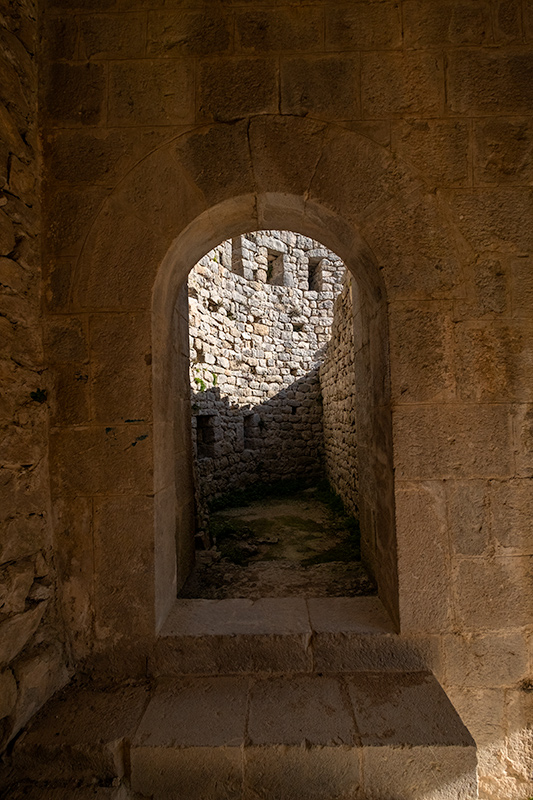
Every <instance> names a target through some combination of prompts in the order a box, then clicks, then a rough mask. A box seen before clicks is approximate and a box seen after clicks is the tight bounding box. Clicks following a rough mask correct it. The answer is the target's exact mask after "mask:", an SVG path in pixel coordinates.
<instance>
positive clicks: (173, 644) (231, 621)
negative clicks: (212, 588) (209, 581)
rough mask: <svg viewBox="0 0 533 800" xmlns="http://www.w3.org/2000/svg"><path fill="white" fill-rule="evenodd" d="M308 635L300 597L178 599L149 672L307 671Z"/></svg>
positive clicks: (309, 663)
mask: <svg viewBox="0 0 533 800" xmlns="http://www.w3.org/2000/svg"><path fill="white" fill-rule="evenodd" d="M310 635H311V629H310V627H309V619H308V615H307V609H306V606H305V601H304V600H302V599H300V598H291V599H290V600H289V599H288V598H264V599H262V600H258V601H256V602H254V601H250V600H244V599H243V600H222V601H219V600H218V601H217V600H179V601H178V602H177V604H176V605H175V607H174V609H173V610H172V611H171V613H170V615H169V617H168V619H167V621H166V623H165V624H164V626H163V628H162V630H161V632H160V637H159V640H158V643H157V646H156V649H155V651H154V654H153V658H152V659H151V663H150V669H151V672H152V673H153V674H155V675H176V674H180V673H181V674H187V673H189V674H194V673H203V674H208V673H215V674H216V673H219V674H224V673H226V674H232V673H233V674H235V673H247V672H308V671H310V669H311V652H310V651H309V648H308V643H309V637H310Z"/></svg>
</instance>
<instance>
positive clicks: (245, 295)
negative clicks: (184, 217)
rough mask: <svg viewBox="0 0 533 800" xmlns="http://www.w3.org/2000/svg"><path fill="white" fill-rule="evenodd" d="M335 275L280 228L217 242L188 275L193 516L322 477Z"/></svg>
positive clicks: (328, 258) (317, 248)
mask: <svg viewBox="0 0 533 800" xmlns="http://www.w3.org/2000/svg"><path fill="white" fill-rule="evenodd" d="M343 272H344V265H343V264H342V262H341V261H339V259H338V258H337V257H336V256H335V255H334V254H333V253H331V252H330V251H329V250H327V249H326V248H324V247H322V245H320V244H319V243H318V242H315V241H313V240H311V239H309V238H308V237H305V236H301V235H299V234H294V233H291V232H289V231H263V232H256V233H251V234H246V235H245V236H241V237H238V238H237V239H233V240H232V241H227V242H224V243H223V244H222V245H220V246H219V247H217V248H215V250H213V251H211V252H210V253H209V254H208V255H207V256H205V257H204V258H203V259H202V260H201V261H200V263H199V264H198V265H197V266H196V267H195V268H194V269H193V270H192V271H191V273H190V275H189V305H190V312H189V331H190V341H191V358H190V363H191V388H192V409H193V437H194V444H195V451H196V454H197V458H196V473H197V487H198V490H199V498H198V499H199V510H201V509H203V508H204V505H205V502H207V501H209V500H210V499H213V498H214V497H217V496H219V495H221V494H224V493H226V492H229V491H232V490H235V489H243V488H245V487H246V486H249V485H250V484H251V483H254V482H256V481H259V480H260V481H266V482H268V481H274V480H278V479H280V478H299V477H302V478H304V479H311V480H312V479H316V478H318V477H320V476H321V475H322V471H323V464H322V456H323V437H322V398H321V393H320V383H319V378H318V366H319V364H320V362H321V360H322V358H323V355H324V351H325V345H326V342H327V340H328V338H329V335H330V329H331V322H332V313H333V303H334V298H335V296H336V294H337V293H338V291H339V290H340V280H341V276H342V274H343ZM310 285H311V286H313V287H315V288H313V289H310V288H309V287H310ZM200 516H202V514H200Z"/></svg>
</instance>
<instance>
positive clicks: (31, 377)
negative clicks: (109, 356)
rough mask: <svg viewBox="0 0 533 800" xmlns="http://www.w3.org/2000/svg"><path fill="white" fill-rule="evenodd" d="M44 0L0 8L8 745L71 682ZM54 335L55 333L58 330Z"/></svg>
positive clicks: (0, 621) (3, 631) (0, 740)
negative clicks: (41, 48)
mask: <svg viewBox="0 0 533 800" xmlns="http://www.w3.org/2000/svg"><path fill="white" fill-rule="evenodd" d="M37 47H38V38H37V4H36V3H35V2H32V0H15V1H14V2H11V3H9V4H6V3H4V4H2V8H1V13H0V384H1V390H0V451H1V454H0V750H1V749H2V748H3V747H4V746H5V745H6V743H7V742H8V741H9V740H10V739H11V738H12V737H13V736H14V735H15V734H16V733H17V731H18V730H19V729H20V728H21V726H23V725H24V724H25V722H26V721H27V720H28V719H29V718H30V717H31V716H32V715H33V714H34V713H35V711H36V710H37V709H38V708H39V707H40V706H41V705H42V704H43V703H44V702H45V701H46V700H47V699H48V697H49V696H50V695H51V694H52V693H53V692H54V691H55V690H56V689H57V688H58V687H59V686H61V685H62V683H64V682H65V680H66V677H67V675H66V668H65V655H64V648H63V644H62V639H63V630H62V624H61V621H60V617H59V614H58V611H57V606H56V592H55V589H56V578H55V569H54V554H53V548H52V532H51V519H50V496H49V482H48V415H49V404H50V400H51V397H50V395H51V393H50V379H49V377H48V374H47V371H46V369H45V368H44V358H43V331H42V326H41V321H40V300H41V297H40V269H41V260H40V226H41V216H40V203H39V190H40V183H39V167H40V157H39V142H38V129H37V93H38V76H37V65H36V51H37ZM51 335H52V336H53V334H51Z"/></svg>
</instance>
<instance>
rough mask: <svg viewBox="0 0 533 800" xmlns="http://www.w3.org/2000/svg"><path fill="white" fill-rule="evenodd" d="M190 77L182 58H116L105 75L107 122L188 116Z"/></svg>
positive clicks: (161, 121) (172, 120) (158, 121)
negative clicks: (107, 84) (107, 90)
mask: <svg viewBox="0 0 533 800" xmlns="http://www.w3.org/2000/svg"><path fill="white" fill-rule="evenodd" d="M193 90H194V80H193V71H192V65H191V64H190V62H188V61H184V60H173V59H172V60H170V59H169V60H159V61H146V60H139V61H116V62H114V63H113V64H112V65H111V68H110V75H109V100H108V122H109V123H110V124H112V125H175V124H177V123H180V122H183V121H184V120H187V119H188V118H189V117H190V113H191V110H192V101H193Z"/></svg>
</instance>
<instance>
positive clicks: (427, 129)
mask: <svg viewBox="0 0 533 800" xmlns="http://www.w3.org/2000/svg"><path fill="white" fill-rule="evenodd" d="M392 144H393V148H394V150H395V151H396V152H397V153H398V155H399V156H400V157H401V158H402V159H405V160H406V161H407V162H409V163H410V164H412V165H413V167H414V168H415V169H416V170H417V172H418V173H419V174H420V175H421V176H422V177H423V179H424V180H425V181H427V182H428V183H429V185H438V186H466V185H467V181H468V177H469V164H468V161H469V147H470V141H469V128H468V124H467V123H466V122H460V121H457V120H454V121H453V122H448V121H441V120H401V122H400V121H399V122H397V123H395V124H393V127H392Z"/></svg>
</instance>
